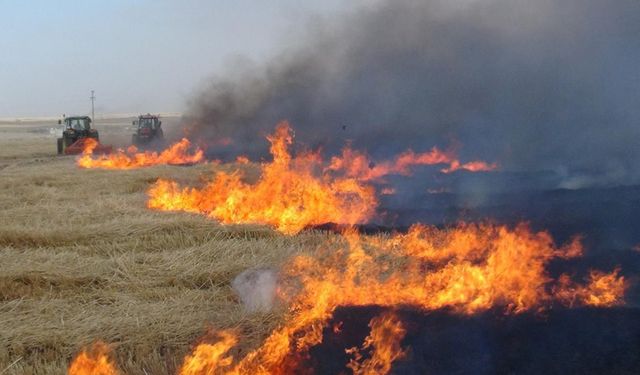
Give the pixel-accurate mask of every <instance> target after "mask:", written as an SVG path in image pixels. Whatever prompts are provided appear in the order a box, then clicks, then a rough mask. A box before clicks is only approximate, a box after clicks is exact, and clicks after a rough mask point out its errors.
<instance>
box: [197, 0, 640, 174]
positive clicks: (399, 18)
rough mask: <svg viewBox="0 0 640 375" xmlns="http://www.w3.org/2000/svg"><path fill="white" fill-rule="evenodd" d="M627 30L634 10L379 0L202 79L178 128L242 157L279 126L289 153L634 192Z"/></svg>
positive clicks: (633, 84) (636, 39) (635, 119)
mask: <svg viewBox="0 0 640 375" xmlns="http://www.w3.org/2000/svg"><path fill="white" fill-rule="evenodd" d="M639 19H640V3H639V2H638V1H635V0H615V1H608V2H603V1H596V0H567V1H550V0H541V1H535V2H531V1H523V0H517V1H507V0H487V1H466V2H451V1H444V0H442V1H440V0H429V1H412V0H399V1H384V2H379V3H376V4H375V5H369V6H366V7H363V8H362V9H359V10H357V11H353V12H351V13H349V14H345V15H342V16H340V17H337V18H335V19H326V20H323V21H317V22H315V23H312V24H311V25H310V26H309V27H308V29H307V30H300V31H299V32H298V33H297V34H296V35H293V36H292V38H296V40H295V44H296V45H297V46H298V47H297V48H290V49H289V50H284V51H282V52H281V54H280V55H279V57H278V58H276V59H274V60H273V61H271V62H270V63H269V64H266V65H265V66H250V65H249V64H247V66H240V67H238V66H237V67H235V68H234V70H233V71H231V72H229V74H228V75H227V76H226V78H220V79H214V80H212V82H210V84H209V85H208V86H207V88H206V89H205V90H203V91H202V92H200V93H199V94H198V95H196V96H195V97H194V98H193V100H192V102H191V109H190V111H189V115H188V116H186V118H185V123H186V124H187V126H188V127H189V129H190V133H191V134H192V135H194V136H195V137H196V138H197V137H201V138H204V139H207V140H209V141H213V140H216V139H221V138H224V137H230V138H232V139H233V140H234V146H233V148H234V149H233V150H227V151H234V152H235V151H239V152H244V153H249V154H250V155H253V156H255V155H265V154H266V147H267V144H266V142H265V141H264V138H263V137H262V135H264V134H267V133H268V132H270V131H271V129H273V126H274V125H275V124H276V122H278V121H279V120H281V119H288V120H289V121H290V122H291V123H292V125H293V127H294V128H295V129H296V137H297V139H298V141H299V142H304V143H305V144H306V145H307V146H309V147H323V149H325V150H326V151H328V152H335V151H337V150H339V148H340V147H342V146H343V145H344V143H345V141H347V140H350V141H352V143H353V146H354V147H355V148H360V149H366V150H368V151H369V152H370V153H371V154H372V155H373V156H375V157H385V156H389V155H390V154H391V153H395V152H399V151H401V150H404V149H405V148H407V147H411V148H413V149H414V150H417V151H422V150H426V149H428V148H430V147H431V146H433V145H440V146H446V145H448V144H451V142H453V141H454V140H455V141H459V142H461V143H462V147H461V148H460V154H461V157H462V158H466V159H470V158H480V159H483V160H489V161H494V160H495V161H498V162H499V163H500V165H501V167H502V168H503V169H505V170H522V171H537V170H552V171H554V172H556V173H557V174H559V175H562V176H566V177H567V178H566V179H565V184H566V185H567V186H569V187H572V186H583V185H592V184H620V183H632V182H637V181H638V177H640V166H639V165H638V163H637V160H639V158H640V148H638V147H637V145H638V141H640V70H639V69H638V66H640V65H639V63H640V22H638V20H639ZM221 152H222V151H221Z"/></svg>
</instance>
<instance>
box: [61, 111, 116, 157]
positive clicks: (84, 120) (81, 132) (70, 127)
mask: <svg viewBox="0 0 640 375" xmlns="http://www.w3.org/2000/svg"><path fill="white" fill-rule="evenodd" d="M62 121H64V130H63V131H62V138H58V154H66V155H73V154H80V153H82V151H83V150H84V146H85V141H86V140H87V139H88V138H92V139H95V140H96V141H99V140H100V136H99V134H98V131H97V130H95V129H92V128H91V118H90V117H89V116H71V117H65V118H64V120H58V125H62V123H63V122H62ZM95 151H96V152H98V153H109V152H110V151H111V148H110V147H105V146H102V145H98V147H96V149H95Z"/></svg>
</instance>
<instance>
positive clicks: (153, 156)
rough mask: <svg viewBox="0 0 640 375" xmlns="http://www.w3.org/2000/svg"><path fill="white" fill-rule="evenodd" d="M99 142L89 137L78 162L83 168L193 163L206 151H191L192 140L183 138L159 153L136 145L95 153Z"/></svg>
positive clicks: (118, 167)
mask: <svg viewBox="0 0 640 375" xmlns="http://www.w3.org/2000/svg"><path fill="white" fill-rule="evenodd" d="M97 145H98V142H97V141H96V140H95V139H88V140H87V142H86V146H85V149H84V151H83V153H82V156H81V157H80V158H79V159H78V161H77V163H78V165H79V166H80V167H82V168H102V169H135V168H141V167H149V166H152V165H159V164H172V165H179V164H193V163H200V162H202V161H203V160H204V152H203V151H202V149H200V148H197V149H196V150H195V151H194V152H193V153H190V152H189V149H190V148H191V142H189V140H188V139H186V138H182V140H180V141H179V142H176V143H174V144H172V145H171V146H169V148H167V149H166V150H164V151H162V152H161V153H158V152H156V151H144V152H138V149H137V148H136V147H135V146H129V148H128V149H127V150H126V151H125V150H118V151H117V152H115V153H113V154H107V155H94V150H95V148H96V147H97Z"/></svg>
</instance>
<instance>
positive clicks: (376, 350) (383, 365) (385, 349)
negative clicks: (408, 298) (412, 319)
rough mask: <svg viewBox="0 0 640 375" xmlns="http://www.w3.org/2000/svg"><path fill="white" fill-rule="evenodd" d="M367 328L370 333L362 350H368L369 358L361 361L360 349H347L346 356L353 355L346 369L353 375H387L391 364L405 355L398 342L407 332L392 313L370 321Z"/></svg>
mask: <svg viewBox="0 0 640 375" xmlns="http://www.w3.org/2000/svg"><path fill="white" fill-rule="evenodd" d="M369 327H370V328H371V333H370V334H369V336H367V337H366V338H365V340H364V345H363V346H362V349H370V350H371V351H372V353H371V357H370V358H369V359H365V360H362V354H361V350H362V349H358V348H351V349H347V350H346V352H347V353H348V354H353V355H354V359H352V360H351V361H350V362H349V364H348V365H347V367H348V368H350V369H351V370H353V374H354V375H383V374H388V373H389V371H391V365H392V364H393V362H395V361H397V360H398V359H401V358H403V357H404V356H405V355H406V354H405V352H404V351H403V350H402V348H401V347H400V341H401V340H402V339H403V338H404V335H405V334H406V333H407V332H406V330H405V329H404V327H403V326H402V322H401V321H400V319H398V317H397V316H396V315H395V314H393V313H384V314H382V315H381V316H378V317H375V318H373V319H371V322H370V323H369Z"/></svg>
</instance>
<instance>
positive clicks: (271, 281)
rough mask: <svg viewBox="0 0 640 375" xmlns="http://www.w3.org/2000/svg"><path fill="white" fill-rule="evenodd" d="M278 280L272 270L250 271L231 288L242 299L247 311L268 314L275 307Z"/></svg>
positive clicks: (258, 269)
mask: <svg viewBox="0 0 640 375" xmlns="http://www.w3.org/2000/svg"><path fill="white" fill-rule="evenodd" d="M277 280H278V278H277V276H276V272H275V271H274V270H272V269H269V268H256V269H248V270H246V271H243V272H242V273H240V274H239V275H238V276H236V277H235V278H234V279H233V281H232V282H231V287H232V288H233V291H234V292H236V294H237V295H238V297H240V300H241V301H242V306H243V307H244V309H245V311H247V312H267V311H270V310H271V308H272V307H273V302H274V299H275V296H276V284H277Z"/></svg>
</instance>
